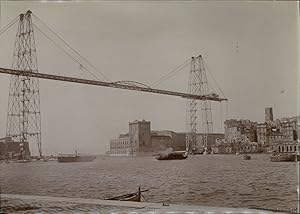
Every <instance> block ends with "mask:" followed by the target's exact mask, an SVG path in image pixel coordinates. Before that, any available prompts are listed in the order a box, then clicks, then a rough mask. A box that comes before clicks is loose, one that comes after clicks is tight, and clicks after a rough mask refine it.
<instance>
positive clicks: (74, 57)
mask: <svg viewBox="0 0 300 214" xmlns="http://www.w3.org/2000/svg"><path fill="white" fill-rule="evenodd" d="M33 25H34V27H35V28H36V29H37V30H38V31H39V32H41V33H42V34H43V35H44V36H45V37H46V38H47V39H49V40H50V41H51V42H52V43H53V44H54V45H55V46H56V47H58V48H59V49H61V50H62V51H63V52H64V53H65V54H66V55H68V56H69V57H71V58H72V59H73V60H74V61H76V62H77V63H78V64H79V65H80V66H81V67H82V68H85V67H84V66H83V65H82V63H80V62H79V61H78V60H77V59H76V58H75V57H74V56H72V55H71V54H70V53H68V52H67V51H66V50H65V49H63V48H62V47H60V46H59V45H58V44H57V43H56V42H55V41H54V40H53V39H51V38H50V37H49V36H48V35H47V34H46V33H45V32H44V31H42V30H41V29H40V28H39V27H38V26H37V25H36V24H33ZM84 70H86V71H87V72H89V73H90V74H91V75H92V76H93V77H94V78H96V79H97V80H100V79H99V78H98V77H97V76H96V75H95V74H94V73H92V72H91V71H89V70H88V69H86V68H85V69H84Z"/></svg>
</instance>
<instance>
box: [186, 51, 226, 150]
mask: <svg viewBox="0 0 300 214" xmlns="http://www.w3.org/2000/svg"><path fill="white" fill-rule="evenodd" d="M188 90H189V93H190V94H194V95H197V96H202V97H204V99H201V103H200V104H201V113H202V120H203V127H204V130H203V131H204V137H203V145H204V148H205V149H207V134H208V133H211V132H213V123H212V112H211V103H210V99H206V98H208V97H216V98H218V95H216V94H211V93H209V87H208V81H207V77H206V72H205V68H204V63H203V59H202V56H201V55H199V56H198V57H192V60H191V70H190V75H189V88H188ZM219 99H220V98H219ZM223 100H226V99H220V100H218V101H223ZM187 108H188V110H187V113H188V120H189V121H188V125H189V130H188V133H187V135H186V148H187V149H188V150H189V153H194V152H197V151H196V150H197V149H199V148H198V147H197V139H196V134H197V110H198V107H197V100H196V99H193V98H191V99H188V105H187Z"/></svg>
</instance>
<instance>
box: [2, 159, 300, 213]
mask: <svg viewBox="0 0 300 214" xmlns="http://www.w3.org/2000/svg"><path fill="white" fill-rule="evenodd" d="M251 156H252V159H251V160H242V157H241V156H240V155H198V156H189V157H188V159H186V160H171V161H158V160H156V159H155V158H154V157H98V158H97V159H96V160H95V161H93V162H81V163H58V162H31V163H1V164H0V182H1V188H2V192H3V193H6V194H26V195H41V196H60V197H81V198H98V199H105V198H109V197H113V196H117V195H122V194H126V193H130V192H134V191H137V189H138V187H139V186H141V188H142V189H150V191H149V192H146V193H145V194H144V196H145V198H146V199H147V201H148V202H161V203H175V204H190V205H201V206H218V207H243V208H266V209H281V210H290V209H293V208H296V205H297V191H296V189H297V187H296V185H297V183H296V164H295V163H293V162H271V161H270V160H269V155H265V154H257V155H251Z"/></svg>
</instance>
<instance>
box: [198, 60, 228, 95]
mask: <svg viewBox="0 0 300 214" xmlns="http://www.w3.org/2000/svg"><path fill="white" fill-rule="evenodd" d="M203 65H204V66H205V68H206V70H207V71H208V73H209V75H210V76H211V78H212V79H213V81H214V82H215V83H216V85H217V87H218V89H219V90H220V92H221V94H222V95H223V97H224V98H226V96H225V94H224V92H223V91H222V89H221V87H220V86H219V84H218V82H217V81H216V79H215V78H214V76H213V74H212V72H210V70H209V68H208V66H207V64H206V62H205V61H204V60H203Z"/></svg>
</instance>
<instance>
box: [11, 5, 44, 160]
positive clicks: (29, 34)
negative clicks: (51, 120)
mask: <svg viewBox="0 0 300 214" xmlns="http://www.w3.org/2000/svg"><path fill="white" fill-rule="evenodd" d="M12 68H13V69H16V70H26V72H28V73H37V72H38V64H37V53H36V48H35V40H34V32H33V24H32V19H31V12H30V11H28V12H26V13H25V14H21V15H20V16H19V24H18V29H17V35H16V40H15V45H14V52H13V62H12ZM6 136H7V137H11V138H13V139H14V140H16V141H18V142H21V143H23V145H24V143H25V142H28V143H30V144H31V143H36V144H37V145H38V152H39V155H40V156H42V142H41V113H40V94H39V80H38V79H37V78H32V77H31V76H28V75H27V76H24V75H12V76H11V78H10V86H9V98H8V112H7V126H6ZM21 145H22V144H21Z"/></svg>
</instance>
